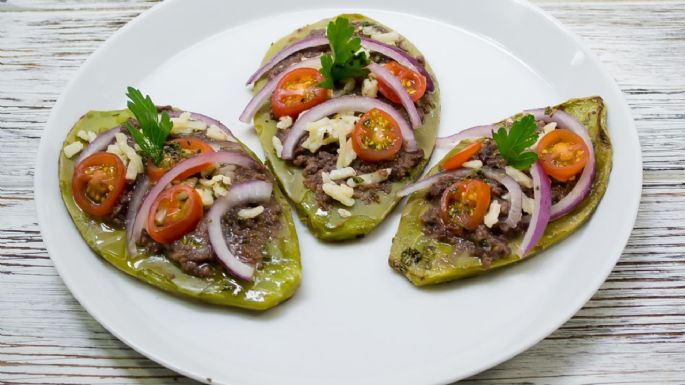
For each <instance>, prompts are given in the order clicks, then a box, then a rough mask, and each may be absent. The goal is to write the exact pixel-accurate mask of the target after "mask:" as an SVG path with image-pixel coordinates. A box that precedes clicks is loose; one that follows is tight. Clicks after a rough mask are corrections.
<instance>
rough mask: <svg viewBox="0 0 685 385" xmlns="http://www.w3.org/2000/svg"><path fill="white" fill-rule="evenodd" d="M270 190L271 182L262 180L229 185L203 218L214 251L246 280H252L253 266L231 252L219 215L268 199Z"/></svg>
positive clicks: (271, 188) (228, 267) (230, 268)
mask: <svg viewBox="0 0 685 385" xmlns="http://www.w3.org/2000/svg"><path fill="white" fill-rule="evenodd" d="M272 190H273V186H272V185H271V183H269V182H265V181H263V180H251V181H247V182H243V183H239V184H235V185H233V186H231V189H230V190H228V193H227V194H226V195H225V196H223V197H221V198H219V199H217V200H216V201H215V202H214V204H213V205H212V208H211V209H209V212H207V216H206V218H205V220H206V221H207V229H208V231H209V242H210V243H211V244H212V249H214V253H215V254H216V256H217V257H218V258H219V259H220V260H221V262H223V263H224V265H226V268H227V269H228V270H229V271H230V272H231V273H233V274H234V275H235V276H237V277H238V278H240V279H244V280H246V281H252V277H253V275H254V271H255V267H254V266H253V265H250V264H247V263H245V262H243V261H241V260H240V259H239V258H238V257H237V256H236V255H235V254H233V253H231V250H230V249H229V248H228V245H227V244H226V238H225V237H224V234H223V231H222V230H221V217H222V216H223V215H224V214H225V213H226V211H228V210H229V209H230V208H231V207H235V206H240V205H243V204H247V203H259V202H264V201H267V200H269V199H270V198H271V192H272Z"/></svg>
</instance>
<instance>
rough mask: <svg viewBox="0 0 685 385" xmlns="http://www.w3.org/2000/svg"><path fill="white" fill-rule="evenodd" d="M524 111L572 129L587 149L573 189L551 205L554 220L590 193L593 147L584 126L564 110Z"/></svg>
mask: <svg viewBox="0 0 685 385" xmlns="http://www.w3.org/2000/svg"><path fill="white" fill-rule="evenodd" d="M525 112H527V113H529V114H532V115H533V116H534V117H535V120H543V121H544V122H545V123H549V122H556V123H557V127H558V128H562V127H563V128H567V129H569V130H571V131H573V132H574V133H576V134H577V135H578V136H580V137H581V138H582V139H583V142H585V145H586V146H587V148H588V151H589V154H588V160H587V164H586V165H585V168H584V169H583V172H582V173H581V174H580V178H578V181H577V182H576V185H575V186H573V189H571V191H570V192H569V193H568V194H566V196H564V197H563V198H561V200H560V201H559V202H557V203H555V204H554V205H553V206H552V211H551V220H555V219H558V218H560V217H562V216H564V215H566V214H568V213H569V212H570V211H571V210H573V209H574V208H575V207H576V206H578V204H579V203H580V202H582V201H583V199H585V197H586V196H587V194H589V193H590V189H591V188H592V182H593V181H594V179H595V149H594V146H593V144H592V139H590V134H589V133H588V132H587V129H586V128H585V126H583V125H582V124H581V123H580V122H579V121H578V120H576V118H574V117H573V116H571V115H569V114H567V113H566V112H564V111H561V110H555V111H554V112H552V114H550V115H547V114H546V113H545V109H544V108H539V109H535V110H528V111H525Z"/></svg>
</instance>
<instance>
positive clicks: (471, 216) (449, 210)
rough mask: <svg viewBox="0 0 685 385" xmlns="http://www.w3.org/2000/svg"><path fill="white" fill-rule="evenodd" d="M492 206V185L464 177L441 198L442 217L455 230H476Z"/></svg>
mask: <svg viewBox="0 0 685 385" xmlns="http://www.w3.org/2000/svg"><path fill="white" fill-rule="evenodd" d="M489 207H490V185H488V184H487V183H485V182H483V181H480V180H477V179H464V180H460V181H459V182H457V183H455V184H453V185H451V186H450V187H448V188H447V189H446V190H445V191H444V192H443V193H442V197H441V198H440V218H441V219H442V222H443V223H444V224H445V225H446V226H448V227H449V228H450V229H451V230H453V231H454V232H457V233H458V232H460V231H461V229H462V228H465V229H467V230H471V231H473V230H475V229H476V228H477V227H478V225H480V224H481V223H483V217H485V214H486V213H487V211H488V208H489Z"/></svg>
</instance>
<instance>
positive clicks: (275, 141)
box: [271, 135, 283, 158]
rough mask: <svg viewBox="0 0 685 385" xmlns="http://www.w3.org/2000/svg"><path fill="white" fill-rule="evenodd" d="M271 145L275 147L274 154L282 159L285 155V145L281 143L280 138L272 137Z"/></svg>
mask: <svg viewBox="0 0 685 385" xmlns="http://www.w3.org/2000/svg"><path fill="white" fill-rule="evenodd" d="M271 144H272V145H273V146H274V152H276V156H277V157H279V158H280V157H281V154H282V153H283V143H281V140H280V139H278V136H275V135H274V136H272V137H271Z"/></svg>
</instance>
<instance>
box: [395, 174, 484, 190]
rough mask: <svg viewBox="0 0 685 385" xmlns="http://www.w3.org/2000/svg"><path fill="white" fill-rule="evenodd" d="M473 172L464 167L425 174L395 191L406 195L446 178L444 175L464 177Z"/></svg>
mask: <svg viewBox="0 0 685 385" xmlns="http://www.w3.org/2000/svg"><path fill="white" fill-rule="evenodd" d="M474 173H475V171H474V170H471V169H466V168H458V169H456V170H450V171H441V172H439V173H437V174H433V175H431V176H427V177H425V178H423V179H421V180H418V181H416V182H414V183H412V184H409V185H407V186H404V188H402V189H401V190H400V191H398V192H397V196H398V197H406V196H407V195H409V194H412V193H415V192H417V191H420V190H423V189H427V188H429V187H430V186H432V185H434V184H435V183H437V182H438V181H439V180H440V179H442V178H446V177H457V178H464V177H466V176H469V175H472V174H474Z"/></svg>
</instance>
